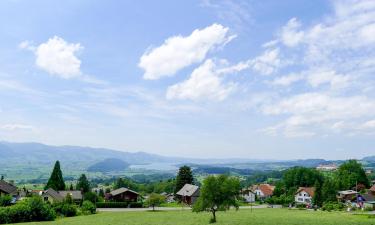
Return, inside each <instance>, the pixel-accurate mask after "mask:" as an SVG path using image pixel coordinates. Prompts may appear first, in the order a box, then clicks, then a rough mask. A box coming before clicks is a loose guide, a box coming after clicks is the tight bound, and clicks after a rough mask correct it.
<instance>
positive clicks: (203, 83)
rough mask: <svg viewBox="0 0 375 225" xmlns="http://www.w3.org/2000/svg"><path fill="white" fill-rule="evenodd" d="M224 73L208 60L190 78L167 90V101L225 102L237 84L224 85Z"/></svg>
mask: <svg viewBox="0 0 375 225" xmlns="http://www.w3.org/2000/svg"><path fill="white" fill-rule="evenodd" d="M222 75H223V73H220V72H218V70H217V68H216V65H215V63H214V62H213V61H212V60H211V59H208V60H206V61H205V62H204V63H203V64H202V65H201V66H199V67H198V68H196V69H195V70H194V71H193V72H192V74H191V75H190V77H189V78H188V79H187V80H185V81H183V82H181V83H178V84H175V85H172V86H170V87H169V88H168V90H167V95H166V97H167V99H190V100H200V99H210V100H218V101H220V100H223V99H225V98H226V97H227V96H228V95H229V94H230V93H231V92H232V91H233V90H234V89H235V84H233V83H229V84H224V83H223V77H222Z"/></svg>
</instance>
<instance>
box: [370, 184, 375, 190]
mask: <svg viewBox="0 0 375 225" xmlns="http://www.w3.org/2000/svg"><path fill="white" fill-rule="evenodd" d="M370 191H373V192H375V184H374V185H372V187H371V188H370Z"/></svg>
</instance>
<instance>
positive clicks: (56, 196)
mask: <svg viewBox="0 0 375 225" xmlns="http://www.w3.org/2000/svg"><path fill="white" fill-rule="evenodd" d="M46 194H47V195H49V196H51V197H52V198H53V199H55V200H58V201H62V200H64V197H62V196H61V195H60V194H59V193H58V192H57V191H55V190H53V189H52V188H48V189H47V190H46V191H44V192H43V195H46Z"/></svg>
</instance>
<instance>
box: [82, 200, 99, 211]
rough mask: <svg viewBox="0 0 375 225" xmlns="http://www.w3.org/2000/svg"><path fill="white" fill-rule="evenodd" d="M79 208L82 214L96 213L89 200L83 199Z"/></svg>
mask: <svg viewBox="0 0 375 225" xmlns="http://www.w3.org/2000/svg"><path fill="white" fill-rule="evenodd" d="M81 210H82V213H83V214H95V213H96V207H95V205H94V204H93V203H92V202H90V201H84V202H83V203H82V206H81Z"/></svg>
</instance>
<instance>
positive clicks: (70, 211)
mask: <svg viewBox="0 0 375 225" xmlns="http://www.w3.org/2000/svg"><path fill="white" fill-rule="evenodd" d="M53 209H54V210H55V212H56V213H57V214H58V215H60V216H65V217H73V216H76V215H77V207H76V206H75V205H73V204H68V203H66V202H60V203H56V204H54V205H53Z"/></svg>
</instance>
